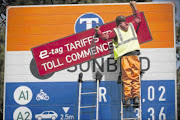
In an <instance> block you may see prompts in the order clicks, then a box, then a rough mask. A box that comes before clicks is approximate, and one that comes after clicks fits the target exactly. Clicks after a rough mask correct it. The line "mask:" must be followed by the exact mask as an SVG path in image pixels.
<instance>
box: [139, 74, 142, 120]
mask: <svg viewBox="0 0 180 120" xmlns="http://www.w3.org/2000/svg"><path fill="white" fill-rule="evenodd" d="M141 77H142V76H141V75H140V77H139V82H140V88H139V89H140V90H139V95H140V99H139V117H140V120H142V101H141Z"/></svg>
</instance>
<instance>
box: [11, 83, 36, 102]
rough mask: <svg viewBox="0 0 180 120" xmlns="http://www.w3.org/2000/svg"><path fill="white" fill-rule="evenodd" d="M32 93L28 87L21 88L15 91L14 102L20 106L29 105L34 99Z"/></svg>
mask: <svg viewBox="0 0 180 120" xmlns="http://www.w3.org/2000/svg"><path fill="white" fill-rule="evenodd" d="M32 96H33V94H32V91H31V89H30V88H29V87H27V86H20V87H18V88H16V90H15V91H14V100H15V101H16V102H17V103H18V104H20V105H26V104H28V103H29V102H30V101H31V99H32Z"/></svg>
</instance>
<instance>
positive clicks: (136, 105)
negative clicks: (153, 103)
mask: <svg viewBox="0 0 180 120" xmlns="http://www.w3.org/2000/svg"><path fill="white" fill-rule="evenodd" d="M123 106H127V105H123ZM130 106H134V107H139V105H134V104H131V105H130Z"/></svg>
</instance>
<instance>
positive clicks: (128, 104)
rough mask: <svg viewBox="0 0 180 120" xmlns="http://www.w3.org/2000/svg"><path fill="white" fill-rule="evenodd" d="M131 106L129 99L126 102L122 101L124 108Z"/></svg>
mask: <svg viewBox="0 0 180 120" xmlns="http://www.w3.org/2000/svg"><path fill="white" fill-rule="evenodd" d="M130 105H131V99H130V98H128V99H127V100H125V101H124V106H125V107H129V106H130Z"/></svg>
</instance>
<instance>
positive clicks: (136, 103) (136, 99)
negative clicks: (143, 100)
mask: <svg viewBox="0 0 180 120" xmlns="http://www.w3.org/2000/svg"><path fill="white" fill-rule="evenodd" d="M133 104H134V105H135V106H137V107H138V106H139V97H138V96H136V97H134V99H133Z"/></svg>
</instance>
